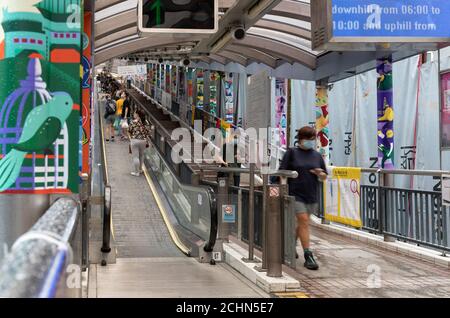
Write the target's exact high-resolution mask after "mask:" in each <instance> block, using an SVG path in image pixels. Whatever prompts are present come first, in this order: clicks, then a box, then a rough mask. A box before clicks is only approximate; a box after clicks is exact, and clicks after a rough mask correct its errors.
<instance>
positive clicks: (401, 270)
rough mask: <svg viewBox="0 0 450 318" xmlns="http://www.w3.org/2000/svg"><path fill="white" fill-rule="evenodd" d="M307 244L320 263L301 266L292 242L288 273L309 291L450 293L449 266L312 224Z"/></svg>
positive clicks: (335, 294) (323, 293)
mask: <svg viewBox="0 0 450 318" xmlns="http://www.w3.org/2000/svg"><path fill="white" fill-rule="evenodd" d="M311 248H312V250H313V251H314V253H315V255H316V259H317V261H318V263H319V265H320V269H319V270H318V271H309V270H307V269H306V268H304V267H303V262H304V260H303V257H302V254H303V253H302V250H301V248H299V247H298V248H297V250H298V253H299V255H300V258H299V259H298V261H297V273H295V274H294V275H295V277H296V278H297V279H299V280H300V284H301V286H302V287H303V288H305V290H306V292H307V293H308V294H310V296H311V297H327V298H328V297H450V270H446V269H445V268H443V267H440V266H437V265H433V264H431V263H427V262H425V261H421V260H418V259H415V258H410V257H408V256H404V255H400V254H397V253H394V252H391V251H386V250H383V249H380V248H377V247H374V246H371V245H366V244H364V243H363V242H359V241H354V240H350V239H348V238H345V237H342V236H340V235H338V234H335V233H331V232H328V231H326V230H323V229H318V228H316V227H313V228H312V243H311Z"/></svg>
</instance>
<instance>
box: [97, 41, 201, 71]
mask: <svg viewBox="0 0 450 318" xmlns="http://www.w3.org/2000/svg"><path fill="white" fill-rule="evenodd" d="M200 39H201V38H200V37H199V36H194V35H189V36H183V37H181V36H174V35H166V36H159V37H156V36H154V37H151V38H137V39H135V40H132V41H126V42H124V43H120V44H117V45H114V46H111V47H108V48H105V49H102V50H100V51H98V52H96V53H95V62H96V64H101V63H103V62H105V61H107V60H109V59H112V58H115V57H118V56H124V55H127V54H130V53H135V52H139V51H142V50H145V49H149V48H153V47H158V46H167V45H178V44H180V45H183V44H184V43H191V42H192V41H197V40H200Z"/></svg>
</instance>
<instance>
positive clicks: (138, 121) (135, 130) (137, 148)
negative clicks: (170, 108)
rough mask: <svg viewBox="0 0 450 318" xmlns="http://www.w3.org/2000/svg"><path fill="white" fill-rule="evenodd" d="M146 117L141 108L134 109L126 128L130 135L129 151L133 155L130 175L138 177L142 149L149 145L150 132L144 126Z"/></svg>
mask: <svg viewBox="0 0 450 318" xmlns="http://www.w3.org/2000/svg"><path fill="white" fill-rule="evenodd" d="M145 123H146V118H145V114H144V113H143V112H142V111H141V110H136V111H135V112H134V113H133V120H132V121H131V124H130V126H129V128H128V133H129V137H130V146H131V153H132V155H133V169H132V172H131V175H133V176H135V177H139V176H140V175H141V173H142V172H143V171H142V165H143V164H144V151H145V149H146V148H148V147H149V144H148V139H149V138H150V132H149V131H148V129H147V127H145Z"/></svg>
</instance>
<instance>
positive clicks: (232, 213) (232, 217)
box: [222, 205, 236, 223]
mask: <svg viewBox="0 0 450 318" xmlns="http://www.w3.org/2000/svg"><path fill="white" fill-rule="evenodd" d="M222 221H223V222H224V223H235V222H236V207H235V206H234V205H222Z"/></svg>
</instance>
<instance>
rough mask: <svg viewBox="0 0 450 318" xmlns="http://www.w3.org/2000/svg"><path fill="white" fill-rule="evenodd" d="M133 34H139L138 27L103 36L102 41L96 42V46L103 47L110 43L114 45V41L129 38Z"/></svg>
mask: <svg viewBox="0 0 450 318" xmlns="http://www.w3.org/2000/svg"><path fill="white" fill-rule="evenodd" d="M133 34H137V26H132V27H130V28H127V29H124V30H120V31H117V32H114V33H111V34H109V35H107V36H102V37H101V38H100V39H98V40H95V46H96V47H101V46H103V45H106V44H108V43H112V42H114V41H117V40H120V39H123V38H126V37H129V36H131V35H133Z"/></svg>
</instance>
